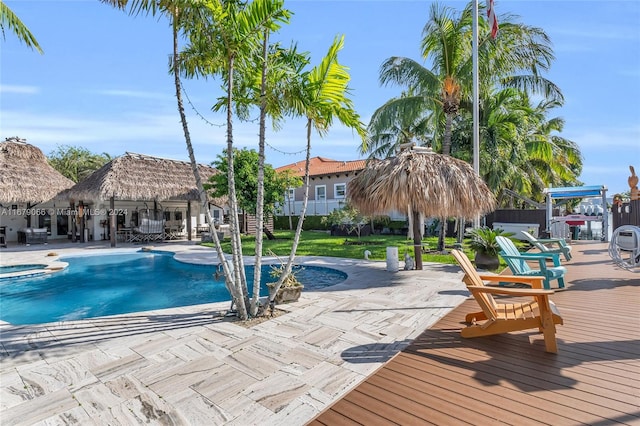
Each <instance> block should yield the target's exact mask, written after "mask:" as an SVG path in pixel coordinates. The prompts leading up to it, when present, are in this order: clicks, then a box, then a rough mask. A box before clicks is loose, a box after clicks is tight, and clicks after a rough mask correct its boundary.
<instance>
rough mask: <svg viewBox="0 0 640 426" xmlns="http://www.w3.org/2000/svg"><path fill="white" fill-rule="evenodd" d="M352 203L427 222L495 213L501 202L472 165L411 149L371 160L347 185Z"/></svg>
mask: <svg viewBox="0 0 640 426" xmlns="http://www.w3.org/2000/svg"><path fill="white" fill-rule="evenodd" d="M347 185H348V186H347V194H348V197H349V201H350V202H351V203H352V204H353V205H354V206H356V207H357V208H358V209H359V210H360V211H361V212H363V213H365V214H383V213H388V212H390V211H407V209H409V208H411V209H412V210H413V211H415V212H419V213H422V214H424V215H425V216H427V217H450V216H459V217H465V218H472V217H475V216H477V215H479V214H484V213H487V212H490V211H492V210H494V209H495V203H496V201H495V197H494V196H493V193H492V192H491V190H490V189H489V188H488V187H487V185H486V184H485V183H484V181H483V180H482V179H481V178H480V177H479V176H478V174H477V173H476V172H475V171H474V170H473V168H472V167H471V166H470V165H469V164H468V163H466V162H464V161H462V160H458V159H456V158H453V157H450V156H448V155H441V154H436V153H433V152H429V151H426V150H424V149H423V150H422V151H419V150H417V149H409V150H405V151H402V152H400V153H399V154H398V156H397V157H394V158H390V159H386V160H372V161H369V162H368V164H367V167H366V168H365V169H364V170H363V171H362V172H360V174H359V175H358V176H357V177H355V178H354V179H353V180H352V181H350V182H349V183H348V184H347Z"/></svg>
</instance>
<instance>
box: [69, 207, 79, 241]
mask: <svg viewBox="0 0 640 426" xmlns="http://www.w3.org/2000/svg"><path fill="white" fill-rule="evenodd" d="M70 207H71V210H69V211H70V212H71V214H70V215H69V217H70V218H71V242H72V243H75V242H76V241H77V239H76V232H77V230H78V228H77V227H76V214H77V212H76V203H75V201H71V203H70Z"/></svg>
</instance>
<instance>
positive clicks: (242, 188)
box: [209, 148, 289, 216]
mask: <svg viewBox="0 0 640 426" xmlns="http://www.w3.org/2000/svg"><path fill="white" fill-rule="evenodd" d="M258 163H259V158H258V153H257V152H256V151H255V150H253V149H251V150H250V149H247V148H243V149H235V150H234V153H233V167H234V175H235V177H236V193H237V194H238V207H239V208H241V209H242V210H244V211H246V212H248V213H251V214H255V213H256V211H257V209H258V201H257V200H258V198H257V194H258V187H259V185H258V165H259V164H258ZM212 166H213V167H215V168H216V169H217V170H219V171H220V172H221V173H218V174H216V175H214V176H212V177H211V178H210V180H209V182H210V184H211V185H209V188H210V190H209V194H210V195H211V196H212V197H214V198H215V197H223V196H226V195H227V192H228V188H229V182H228V180H227V171H228V167H229V163H228V160H227V155H226V152H225V153H224V154H222V155H218V157H217V159H216V160H215V161H214V162H213V163H212ZM288 185H289V182H288V181H287V180H286V179H285V176H283V175H281V174H278V173H276V171H275V170H274V168H273V167H272V166H271V165H269V164H265V165H264V212H265V215H266V216H272V215H273V214H274V210H275V204H276V203H282V202H283V201H284V193H285V191H286V190H287V188H288Z"/></svg>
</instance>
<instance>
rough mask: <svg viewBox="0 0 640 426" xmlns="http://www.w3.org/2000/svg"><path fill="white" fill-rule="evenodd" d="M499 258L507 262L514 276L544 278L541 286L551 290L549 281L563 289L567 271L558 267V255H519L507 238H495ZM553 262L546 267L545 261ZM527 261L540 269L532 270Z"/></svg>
mask: <svg viewBox="0 0 640 426" xmlns="http://www.w3.org/2000/svg"><path fill="white" fill-rule="evenodd" d="M496 241H497V243H498V245H499V246H500V249H501V251H500V256H502V258H503V259H504V261H505V262H507V265H509V269H511V272H512V273H513V274H514V275H522V276H541V277H544V281H543V283H542V284H543V286H544V288H546V289H550V288H551V281H553V280H558V288H564V275H565V273H566V272H567V269H566V268H565V267H564V266H562V265H560V254H559V253H520V252H519V251H518V248H517V247H516V246H515V244H513V241H511V240H510V239H509V238H506V237H502V236H497V237H496ZM548 259H552V260H553V266H547V260H548ZM527 261H536V262H538V265H539V267H540V269H533V268H532V267H531V266H529V264H528V263H527Z"/></svg>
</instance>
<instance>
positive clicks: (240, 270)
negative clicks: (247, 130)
mask: <svg viewBox="0 0 640 426" xmlns="http://www.w3.org/2000/svg"><path fill="white" fill-rule="evenodd" d="M233 72H234V57H233V55H232V56H230V57H229V76H228V80H227V83H228V84H227V91H228V92H227V165H228V166H227V180H228V183H229V210H230V211H229V217H230V218H231V223H230V225H231V248H232V253H231V254H232V258H233V266H234V268H233V275H234V279H233V285H234V286H235V290H236V291H237V292H238V293H239V294H242V297H240V298H239V299H238V300H237V301H236V302H237V309H238V316H239V317H240V319H242V320H246V319H247V318H248V317H249V316H248V312H247V302H248V298H249V294H248V290H247V279H246V276H245V273H244V262H243V259H242V242H241V240H240V227H239V222H240V221H239V219H238V198H237V196H236V181H235V172H234V170H233V108H232V107H233Z"/></svg>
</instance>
